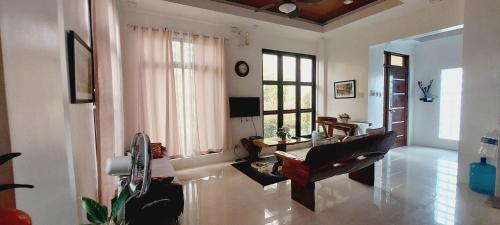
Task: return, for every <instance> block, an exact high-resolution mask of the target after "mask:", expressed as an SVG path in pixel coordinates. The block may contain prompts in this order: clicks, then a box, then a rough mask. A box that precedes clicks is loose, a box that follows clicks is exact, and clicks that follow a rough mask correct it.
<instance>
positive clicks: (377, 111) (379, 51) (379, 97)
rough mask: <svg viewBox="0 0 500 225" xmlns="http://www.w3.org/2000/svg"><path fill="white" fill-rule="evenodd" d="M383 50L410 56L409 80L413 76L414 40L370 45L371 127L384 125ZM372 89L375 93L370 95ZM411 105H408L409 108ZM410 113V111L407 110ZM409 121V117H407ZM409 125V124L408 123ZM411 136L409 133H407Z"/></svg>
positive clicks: (369, 113)
mask: <svg viewBox="0 0 500 225" xmlns="http://www.w3.org/2000/svg"><path fill="white" fill-rule="evenodd" d="M384 51H389V52H395V53H401V54H405V55H409V56H410V73H409V77H410V80H409V82H410V83H411V82H412V78H413V76H414V68H415V67H414V62H415V60H414V58H415V57H414V54H415V41H411V40H408V41H394V42H389V43H384V44H380V45H375V46H371V47H370V50H369V64H368V92H367V96H368V121H370V122H371V123H372V127H375V128H377V127H383V126H384V124H383V123H384V63H385V59H384ZM371 91H373V92H375V93H376V95H373V96H372V95H370V92H371ZM411 108H412V106H411V105H410V109H411ZM409 113H410V114H411V112H409ZM409 121H411V118H410V119H409ZM410 126H411V125H410ZM409 136H410V137H411V135H410V134H409Z"/></svg>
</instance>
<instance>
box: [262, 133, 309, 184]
mask: <svg viewBox="0 0 500 225" xmlns="http://www.w3.org/2000/svg"><path fill="white" fill-rule="evenodd" d="M309 141H311V139H309V138H287V139H285V140H283V139H281V138H279V137H271V138H263V139H256V140H253V143H254V144H255V145H257V146H258V147H259V148H268V147H274V146H276V150H278V151H283V152H286V146H288V145H295V144H300V143H306V142H309ZM277 160H278V162H276V163H275V164H274V165H273V172H272V173H273V174H274V175H280V174H279V171H278V168H279V167H280V166H282V165H283V161H282V159H281V158H279V157H278V158H277Z"/></svg>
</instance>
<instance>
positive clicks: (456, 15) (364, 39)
mask: <svg viewBox="0 0 500 225" xmlns="http://www.w3.org/2000/svg"><path fill="white" fill-rule="evenodd" d="M405 4H406V3H405ZM399 7H402V6H398V7H395V8H394V9H391V10H389V11H397V10H398V8H399ZM389 11H387V12H384V13H383V14H390V12H389ZM374 18H380V17H379V15H374V16H370V17H366V18H364V19H362V20H360V21H357V22H354V23H352V24H349V25H347V26H344V27H341V28H339V29H336V30H333V31H331V32H328V33H327V34H326V35H327V44H326V45H327V47H326V52H327V56H326V58H327V59H328V61H327V62H328V69H327V71H328V77H327V80H328V84H327V85H328V86H327V89H326V91H327V93H326V96H327V103H328V104H327V106H328V107H327V114H328V115H330V116H337V115H338V114H340V113H343V112H346V113H349V114H350V115H351V116H352V118H353V119H354V120H361V121H363V120H365V121H366V120H367V119H368V98H367V94H368V81H369V80H368V63H369V62H368V61H369V60H368V58H369V47H370V46H372V45H376V44H381V43H386V42H389V41H392V40H399V39H402V38H406V37H411V36H415V35H418V34H423V33H428V32H431V31H436V30H440V29H443V28H448V27H452V26H456V25H460V24H462V23H463V0H444V1H442V2H438V3H435V4H425V6H424V7H423V8H421V9H420V10H415V11H411V12H408V13H402V15H400V16H399V17H396V18H390V19H386V20H382V21H381V20H374ZM372 20H373V21H376V22H370V21H372ZM352 79H354V80H356V85H357V92H358V93H357V96H359V97H357V98H355V99H334V98H333V83H334V82H335V81H342V80H352ZM370 119H371V117H370ZM368 122H372V121H368Z"/></svg>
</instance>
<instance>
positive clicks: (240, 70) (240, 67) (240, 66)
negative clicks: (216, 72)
mask: <svg viewBox="0 0 500 225" xmlns="http://www.w3.org/2000/svg"><path fill="white" fill-rule="evenodd" d="M234 71H235V72H236V74H238V76H240V77H246V76H247V75H248V72H250V68H249V67H248V64H247V63H246V62H245V61H238V62H237V63H236V65H235V66H234Z"/></svg>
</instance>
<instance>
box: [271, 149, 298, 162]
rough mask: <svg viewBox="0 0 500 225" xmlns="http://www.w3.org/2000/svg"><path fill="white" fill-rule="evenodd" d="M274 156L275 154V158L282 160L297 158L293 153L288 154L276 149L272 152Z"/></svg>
mask: <svg viewBox="0 0 500 225" xmlns="http://www.w3.org/2000/svg"><path fill="white" fill-rule="evenodd" d="M274 156H276V158H281V159H282V160H283V161H285V160H296V161H298V160H297V157H295V156H294V155H292V154H290V153H286V152H282V151H276V152H274Z"/></svg>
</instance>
